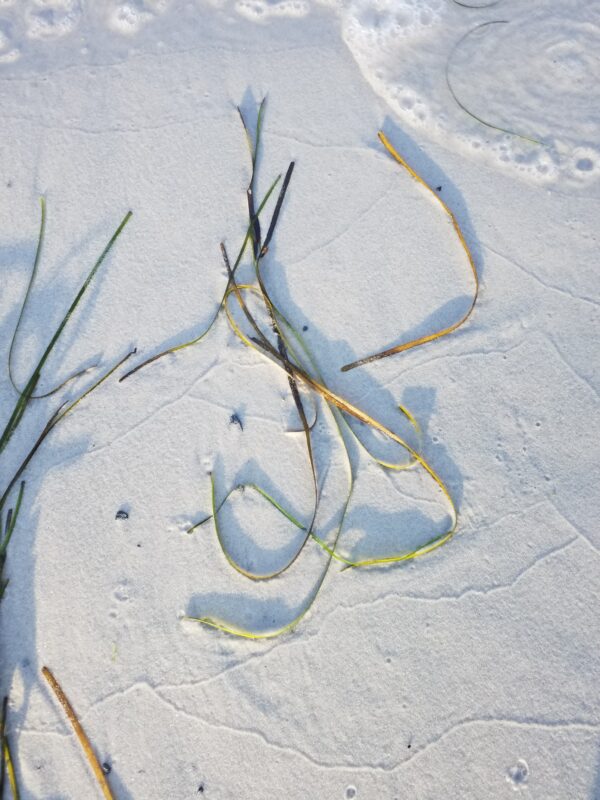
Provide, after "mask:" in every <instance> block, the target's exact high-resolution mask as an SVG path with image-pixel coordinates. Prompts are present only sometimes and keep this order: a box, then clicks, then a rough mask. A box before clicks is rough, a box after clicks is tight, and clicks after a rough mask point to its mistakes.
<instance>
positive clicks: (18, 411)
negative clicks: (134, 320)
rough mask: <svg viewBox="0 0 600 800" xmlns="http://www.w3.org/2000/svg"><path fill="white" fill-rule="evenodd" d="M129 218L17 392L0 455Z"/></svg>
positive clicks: (83, 285)
mask: <svg viewBox="0 0 600 800" xmlns="http://www.w3.org/2000/svg"><path fill="white" fill-rule="evenodd" d="M131 216H132V212H131V211H128V212H127V214H125V216H124V217H123V219H122V221H121V223H120V225H119V227H118V228H117V229H116V231H115V232H114V233H113V235H112V236H111V238H110V240H109V242H108V244H107V245H106V247H105V248H104V250H103V251H102V253H101V254H100V257H99V258H98V260H97V261H96V263H95V264H94V266H93V267H92V269H91V270H90V272H89V273H88V275H87V277H86V279H85V281H84V282H83V284H82V286H81V288H80V289H79V291H78V292H77V294H76V296H75V299H74V300H73V302H72V303H71V305H70V306H69V308H68V310H67V312H66V314H65V315H64V317H63V319H62V321H61V322H60V324H59V325H58V327H57V328H56V330H55V332H54V334H53V336H52V338H51V339H50V342H49V344H48V345H47V347H46V349H45V350H44V352H43V354H42V356H41V358H40V360H39V362H38V364H37V366H36V367H35V369H34V370H33V372H32V374H31V377H30V378H29V380H28V381H27V384H26V386H25V387H24V389H23V390H22V391H19V398H18V400H17V403H16V405H15V408H14V410H13V412H12V414H11V416H10V418H9V421H8V423H7V425H6V427H5V429H4V431H3V433H2V435H1V436H0V453H2V451H3V450H4V449H5V447H6V446H7V444H8V442H9V441H10V439H11V437H12V435H13V434H14V432H15V430H16V429H17V427H18V425H19V423H20V421H21V419H22V417H23V414H24V413H25V410H26V408H27V405H28V403H29V401H30V400H31V399H33V397H34V390H35V388H36V386H37V384H38V381H39V379H40V376H41V373H42V370H43V368H44V365H45V364H46V361H47V360H48V358H49V356H50V354H51V353H52V350H53V349H54V347H55V345H56V343H57V342H58V340H59V339H60V337H61V335H62V333H63V331H64V329H65V326H66V325H67V323H68V321H69V319H70V318H71V316H72V314H73V313H74V311H75V309H76V308H77V306H78V305H79V302H80V301H81V298H82V297H83V295H84V294H85V292H86V290H87V288H88V286H89V285H90V283H91V282H92V281H93V279H94V276H95V275H96V273H97V272H98V269H99V268H100V266H101V264H102V262H103V261H104V259H105V258H106V256H107V255H108V253H109V252H110V251H111V249H112V247H113V245H114V244H115V242H116V241H117V239H118V238H119V236H120V235H121V232H122V230H123V228H124V227H125V225H126V224H127V223H128V222H129V219H130V218H131ZM78 374H82V373H81V372H79V373H78ZM74 377H76V376H71V378H69V379H68V380H67V381H65V382H63V383H62V384H61V386H64V384H65V383H68V381H69V380H72V379H73V378H74ZM59 388H60V386H58V387H57V388H56V389H53V390H52V391H51V392H48V393H47V394H45V395H40V396H42V397H44V396H48V395H50V394H53V393H54V392H55V391H57V389H59Z"/></svg>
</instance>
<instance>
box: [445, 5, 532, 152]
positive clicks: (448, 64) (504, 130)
mask: <svg viewBox="0 0 600 800" xmlns="http://www.w3.org/2000/svg"><path fill="white" fill-rule="evenodd" d="M454 2H456V0H454ZM458 5H463V4H462V3H458ZM492 5H495V4H494V3H492ZM469 7H470V8H487V6H467V8H469ZM507 24H508V20H507V19H493V20H490V21H489V22H482V23H481V24H480V25H476V26H475V27H474V28H471V30H470V31H467V33H465V34H464V36H461V38H460V39H459V40H458V42H457V43H456V44H455V45H454V48H453V49H452V52H451V53H450V55H449V56H448V61H447V62H446V85H447V87H448V91H449V92H450V94H451V95H452V99H453V100H454V102H455V103H456V105H457V106H458V107H459V108H460V109H461V110H462V111H464V112H465V114H468V115H469V116H470V117H471V118H472V119H474V120H475V121H476V122H479V123H481V125H485V127H486V128H491V129H492V130H494V131H499V132H500V133H508V134H509V136H516V137H517V138H518V139H523V141H525V142H530V143H531V144H539V145H541V146H542V147H544V146H545V145H544V143H543V142H541V141H540V140H539V139H534V138H533V137H531V136H525V135H524V134H522V133H517V131H513V130H510V128H503V127H502V126H501V125H495V124H494V123H493V122H488V121H487V120H485V119H483V118H482V117H479V116H478V115H477V114H474V113H473V112H472V111H471V110H470V109H468V108H467V107H466V106H465V104H464V103H462V102H461V101H460V100H459V98H458V96H457V94H456V92H455V90H454V87H453V86H452V82H451V81H450V68H451V66H452V59H453V58H454V55H455V53H456V51H457V50H458V48H459V47H460V46H461V45H462V43H463V42H464V41H465V40H466V39H468V38H469V37H470V36H471V34H473V33H474V32H475V31H477V30H481V28H485V27H487V26H488V25H507Z"/></svg>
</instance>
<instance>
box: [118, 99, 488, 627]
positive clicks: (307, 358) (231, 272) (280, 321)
mask: <svg viewBox="0 0 600 800" xmlns="http://www.w3.org/2000/svg"><path fill="white" fill-rule="evenodd" d="M238 110H239V109H238ZM263 116H264V100H263V101H262V102H261V104H260V106H259V110H258V116H257V123H256V135H255V138H254V140H253V139H252V136H251V133H250V130H249V126H248V125H247V123H246V120H245V119H244V116H243V114H242V112H241V111H240V117H241V119H242V123H243V127H244V131H245V133H246V137H247V139H248V144H249V150H250V156H251V177H250V183H249V186H248V188H247V190H246V196H247V205H248V226H247V229H246V234H245V237H244V240H243V242H242V245H241V247H240V249H239V251H238V255H237V257H236V259H235V261H234V263H233V265H232V264H231V262H230V259H229V257H228V254H227V249H226V246H225V244H224V243H223V242H222V243H221V253H222V256H223V262H224V264H225V267H226V269H227V284H226V287H225V290H224V292H223V296H222V298H221V301H220V303H219V305H218V307H217V309H216V311H215V313H214V315H213V317H212V319H211V321H210V323H209V325H208V327H206V328H205V329H204V330H203V331H202V332H201V333H200V334H199V335H198V336H197V337H195V338H194V339H192V340H190V341H188V342H184V343H183V344H180V345H176V346H175V347H171V348H169V349H167V350H164V351H162V352H160V353H158V354H157V355H155V356H152V357H151V358H149V359H147V360H146V361H144V362H142V363H141V364H140V365H138V366H137V367H135V368H134V369H133V370H131V371H130V372H129V373H127V375H125V376H123V378H122V379H121V380H123V379H125V378H126V377H128V376H129V375H131V374H133V373H134V372H136V371H137V370H139V369H141V368H142V367H145V366H146V365H148V364H150V363H152V362H155V361H157V360H158V359H160V358H161V357H163V356H165V355H167V354H168V353H174V352H176V351H178V350H181V349H183V348H186V347H189V346H191V345H194V344H197V343H199V342H200V341H202V339H204V337H205V336H206V335H207V334H208V333H209V331H210V330H212V328H213V326H214V324H215V322H216V320H217V319H218V317H219V315H220V312H221V311H222V310H224V311H225V314H226V317H227V320H228V322H229V325H230V327H231V329H232V330H233V332H234V333H235V334H236V335H237V336H238V338H239V339H240V340H241V341H242V342H243V343H244V344H245V345H246V346H248V347H250V348H252V349H254V350H255V351H257V352H258V353H260V354H261V355H262V356H263V357H267V358H268V359H269V360H271V361H272V362H274V364H275V365H277V366H278V367H279V368H280V369H282V370H283V372H284V373H285V375H286V376H287V379H288V384H289V388H290V392H291V394H292V397H293V399H294V403H295V405H296V409H297V412H298V416H299V418H300V421H301V424H302V430H303V433H304V436H305V442H306V451H307V460H308V464H309V469H310V475H311V484H312V486H313V488H314V502H313V504H312V508H311V511H310V512H309V514H307V519H308V521H307V522H306V523H303V522H302V521H300V520H298V519H297V518H296V517H295V516H294V515H293V514H291V512H289V511H288V510H286V505H287V504H286V503H283V502H280V501H278V500H276V499H275V498H274V497H273V496H271V495H270V494H268V493H267V492H266V491H265V490H264V489H262V488H261V487H258V486H256V485H255V484H246V485H245V486H246V488H252V489H253V490H255V491H257V492H258V493H259V495H260V496H262V498H263V499H265V501H267V502H268V503H270V504H271V505H272V506H273V507H274V508H275V509H276V510H277V511H278V512H279V513H280V514H282V515H283V516H284V517H285V518H286V519H287V520H288V521H289V522H290V523H291V524H292V525H293V526H295V527H296V528H300V529H302V530H303V532H304V536H303V537H302V538H301V541H300V544H299V545H298V547H297V549H296V550H295V552H294V554H293V556H292V557H291V558H290V559H288V560H287V561H286V562H285V563H284V564H283V565H281V566H280V567H279V568H278V569H276V570H273V571H271V572H269V573H256V572H254V571H251V570H249V569H248V568H247V567H245V566H244V565H243V564H241V563H239V562H238V561H237V560H236V559H235V558H234V556H233V554H232V553H231V552H230V550H229V549H228V547H227V545H226V542H225V538H224V537H223V535H222V530H221V524H220V522H219V513H220V511H221V509H222V508H223V506H224V504H225V503H226V502H228V500H229V498H230V497H231V496H232V494H233V492H234V491H235V489H239V488H240V487H239V486H237V487H234V489H231V490H229V491H228V492H226V493H225V495H224V497H223V498H222V499H221V500H220V501H217V490H216V481H215V476H214V474H211V476H210V482H211V505H212V513H211V514H209V515H207V516H205V517H204V518H203V519H202V520H200V521H199V522H197V523H196V524H195V525H193V526H192V527H191V528H190V529H189V532H190V533H191V532H192V531H194V530H196V529H197V528H198V527H199V526H201V525H203V524H205V523H206V522H208V521H209V520H210V519H212V520H213V522H214V526H215V533H216V536H217V540H218V542H219V546H220V548H221V550H222V552H223V555H224V557H225V558H226V559H227V561H228V563H229V564H230V565H231V566H232V567H233V568H234V569H235V570H236V571H237V572H238V573H240V574H241V575H243V576H244V577H246V578H249V579H251V580H254V581H262V580H272V579H274V578H276V577H278V576H280V575H282V574H283V573H284V572H285V571H287V570H288V569H289V568H290V567H292V565H293V564H295V562H296V561H297V559H298V558H299V556H300V554H301V553H302V551H303V550H304V548H305V547H306V545H307V544H308V542H309V540H311V541H312V542H314V543H315V544H316V545H317V546H318V547H319V548H320V550H321V551H322V552H323V553H324V554H325V557H326V558H325V563H324V565H323V567H322V570H321V573H320V575H319V577H318V578H317V580H316V582H315V584H314V585H313V588H312V590H311V591H310V592H309V594H308V596H307V597H306V599H305V602H304V604H303V606H302V607H301V610H300V612H299V613H298V614H297V615H296V616H295V617H294V618H293V619H292V620H291V621H289V622H288V623H287V624H285V625H283V626H282V627H280V628H277V629H275V630H268V631H255V630H249V629H247V628H243V627H240V626H239V625H237V624H235V623H232V622H228V621H223V620H218V619H214V618H212V617H206V616H205V617H186V618H187V619H190V620H194V621H197V622H200V623H202V624H204V625H208V626H210V627H212V628H216V629H218V630H221V631H223V632H225V633H228V634H232V635H235V636H240V637H243V638H248V639H267V638H273V637H276V636H280V635H281V634H283V633H285V632H286V631H290V630H292V629H293V628H294V627H295V626H296V625H298V623H299V622H300V621H301V620H302V619H303V618H304V617H305V616H306V614H307V613H308V612H309V610H310V609H311V608H312V606H313V604H314V602H315V600H316V598H317V595H318V594H319V591H320V589H321V587H322V585H323V582H324V581H325V578H326V576H327V574H328V571H329V569H330V566H331V564H332V562H333V561H334V560H335V561H338V562H339V563H340V564H341V565H342V568H343V569H347V568H359V567H369V566H376V565H386V564H392V563H397V562H402V561H406V560H409V559H414V558H417V557H419V556H423V555H425V554H427V553H430V552H432V551H433V550H435V549H437V548H438V547H440V546H442V545H443V544H445V543H446V542H448V541H449V540H450V539H451V538H452V536H453V535H454V533H455V531H456V526H457V511H456V507H455V505H454V502H453V500H452V497H451V495H450V492H449V491H448V489H447V487H446V485H445V483H444V482H443V480H442V479H441V478H440V476H439V475H438V474H437V473H436V472H435V471H434V469H433V468H432V467H431V465H430V464H429V463H428V462H427V461H426V460H425V459H424V458H423V456H422V454H421V453H420V448H421V438H420V437H421V432H420V428H419V426H418V423H417V420H416V419H415V417H414V416H413V415H412V414H411V412H410V411H409V410H408V409H405V408H404V407H402V406H399V411H400V413H401V414H402V415H403V416H404V417H405V418H406V419H407V420H408V422H409V423H410V425H411V426H412V428H413V429H414V432H415V434H416V436H417V444H416V446H411V445H410V444H409V443H408V442H406V441H405V440H404V439H403V438H401V437H400V436H399V435H397V434H396V433H395V432H394V431H392V430H391V429H389V428H387V427H386V426H384V425H383V424H382V423H380V422H379V421H378V420H376V419H375V418H373V417H372V416H371V415H369V414H368V413H366V412H365V411H363V410H361V409H360V408H358V407H357V406H355V405H353V404H352V403H350V402H349V401H347V400H346V399H345V398H344V397H343V396H342V395H341V394H338V393H337V392H334V391H332V390H331V389H330V388H329V387H328V386H327V385H326V383H325V381H324V380H323V377H322V375H321V374H320V372H319V369H318V366H317V363H316V359H315V357H314V355H313V354H312V352H311V351H310V349H309V347H308V345H307V342H306V341H305V340H304V338H303V337H302V334H301V333H300V331H298V330H297V329H296V328H295V327H294V326H293V324H292V323H291V322H290V321H289V320H288V319H287V318H286V316H285V315H284V314H283V312H282V311H281V310H280V309H279V308H278V306H277V305H276V304H275V302H274V300H273V298H272V297H271V295H270V293H269V291H268V288H267V285H266V280H265V277H264V275H263V268H264V263H265V261H266V260H267V259H266V256H267V255H268V252H269V246H270V244H271V241H272V239H273V236H274V234H275V230H276V227H277V224H278V222H279V219H280V215H281V211H282V207H283V203H284V199H285V196H286V192H287V189H288V187H289V184H290V181H291V178H292V174H293V170H294V163H293V162H292V163H291V164H290V165H289V166H288V169H287V171H286V174H285V178H284V180H283V183H282V185H281V188H280V191H279V195H278V197H277V201H276V203H275V207H274V210H273V212H272V215H271V219H270V222H269V224H268V226H267V234H266V236H265V237H264V239H263V238H262V233H261V224H260V219H261V214H264V209H265V206H266V204H267V202H268V200H269V198H270V196H271V194H272V193H273V191H274V190H275V187H276V186H277V184H278V183H279V181H280V177H281V176H278V177H277V178H276V179H275V181H274V182H273V183H272V184H271V186H270V188H269V191H268V192H267V194H266V196H265V198H264V199H263V201H262V202H261V203H260V205H259V206H258V208H257V209H256V208H255V202H254V183H255V172H256V164H257V154H258V149H259V145H260V135H261V130H262V124H263ZM379 138H380V140H381V142H382V143H383V144H384V146H385V147H386V149H387V150H388V152H389V153H390V154H391V155H392V156H393V157H394V158H395V160H396V161H397V162H398V163H400V164H401V165H402V166H404V167H405V168H406V169H407V170H408V171H409V173H410V174H411V175H412V177H413V178H415V179H416V180H418V181H419V182H420V183H422V184H423V185H425V186H426V187H427V188H428V189H430V187H429V186H427V184H426V183H425V182H424V181H423V179H422V178H421V177H420V176H419V175H417V173H416V172H415V171H414V170H413V169H412V168H411V167H410V166H409V165H408V164H407V163H406V162H405V161H404V160H403V159H402V157H401V156H400V155H399V154H398V153H397V152H396V151H395V150H394V148H393V147H392V145H391V144H390V143H389V141H388V140H387V139H386V137H385V136H384V134H383V133H382V132H380V133H379ZM434 195H435V193H434ZM435 196H436V197H437V195H435ZM442 205H443V207H444V209H445V210H446V212H447V213H448V214H449V215H450V217H451V219H452V222H453V225H454V229H455V231H456V233H457V235H458V237H459V239H460V241H461V243H462V244H463V247H464V249H465V251H466V254H467V256H468V259H469V263H470V266H471V269H472V272H473V276H474V280H475V293H474V297H473V301H472V304H471V307H470V308H469V311H468V313H467V314H466V315H464V317H463V318H461V319H460V320H459V321H458V322H457V323H455V324H454V325H453V326H451V328H449V329H447V330H443V331H439V332H437V333H435V334H433V335H431V336H428V337H423V339H420V340H415V341H413V342H410V343H408V345H406V346H404V347H399V348H392V349H390V350H388V351H383V352H382V353H379V354H376V355H374V356H371V357H368V358H367V359H363V360H361V361H359V362H355V363H353V364H350V365H347V366H346V367H345V368H344V370H347V369H352V368H354V367H356V366H359V365H360V364H362V363H366V362H368V361H372V360H375V359H378V358H383V357H386V356H388V355H392V352H399V351H400V350H403V349H408V348H409V347H417V346H419V345H421V344H425V342H426V341H432V340H434V339H438V338H441V337H442V336H444V335H446V334H447V333H450V332H451V331H453V330H455V329H456V328H458V327H459V326H460V325H462V324H463V322H464V321H465V320H466V319H467V318H468V316H469V315H470V313H471V311H472V309H473V307H474V305H475V301H476V298H477V286H478V282H477V270H476V268H475V264H474V262H473V259H472V256H471V253H470V251H469V249H468V247H467V245H466V242H465V240H464V237H463V235H462V232H461V230H460V227H459V225H458V222H457V221H456V218H455V217H454V215H453V214H452V212H451V211H450V209H449V208H448V207H447V206H446V205H445V204H444V203H442ZM248 245H250V257H251V262H252V266H253V268H254V276H255V279H256V282H255V283H252V284H238V282H237V279H236V272H237V269H238V266H239V265H240V263H241V261H242V259H243V257H244V254H245V252H246V250H247V249H248ZM249 294H250V295H254V296H255V297H258V298H259V300H261V301H262V303H263V305H264V308H265V310H266V313H267V318H268V321H269V330H263V329H262V328H261V327H260V325H259V324H258V322H257V319H256V316H255V315H254V314H252V312H251V310H250V308H249V306H248V304H247V302H246V300H245V297H246V296H247V295H249ZM232 301H237V306H238V309H239V310H240V311H241V313H242V315H243V318H244V319H245V321H246V323H247V324H248V325H249V326H250V328H251V333H245V332H244V331H243V329H242V326H241V323H238V321H237V319H236V317H235V315H234V313H233V311H232V309H231V307H230V304H231V302H232ZM272 338H274V343H273V341H272ZM300 386H302V387H303V388H304V389H305V390H306V391H307V392H308V393H309V394H311V393H312V394H313V395H314V397H315V398H316V399H317V401H319V402H320V406H319V405H318V404H317V403H315V419H316V414H318V413H319V408H320V407H322V408H323V409H324V410H325V411H326V412H327V413H328V414H329V415H330V418H331V420H332V421H333V423H334V425H335V427H336V431H337V435H338V436H339V438H340V441H341V443H342V445H343V449H344V453H345V458H346V464H347V472H348V485H347V491H346V493H345V496H344V497H343V498H341V505H340V515H339V523H338V525H337V527H336V530H335V532H334V534H333V536H332V537H330V540H329V541H325V539H323V538H322V537H321V536H319V535H318V534H317V532H316V530H315V520H316V517H317V510H318V507H319V481H318V476H317V469H316V465H315V459H314V455H313V443H312V436H313V434H314V431H315V426H314V421H313V423H312V424H310V425H309V423H308V419H307V415H306V413H305V410H304V404H303V400H302V396H301V394H300V391H299V387H300ZM350 419H354V420H357V421H359V422H361V423H364V424H365V425H367V426H369V427H370V428H371V429H372V430H374V431H377V432H379V433H380V434H383V436H384V437H385V438H386V439H387V440H389V441H391V442H394V443H395V444H397V445H399V446H400V447H401V448H402V449H403V450H404V451H405V452H406V454H407V456H408V457H407V459H406V460H404V461H400V462H398V463H392V462H388V461H384V460H382V459H379V458H377V457H375V456H374V455H373V454H372V453H371V452H370V450H369V449H368V448H367V446H366V445H365V444H363V442H362V441H361V439H360V438H359V436H358V435H357V433H356V431H355V430H354V429H353V427H352V426H351V425H350V424H349V420H350ZM351 442H354V443H358V445H359V446H360V448H362V450H363V451H364V452H366V453H367V454H368V455H369V456H370V457H371V458H373V459H374V460H375V461H376V462H377V463H378V464H379V465H380V466H381V467H382V468H383V469H387V470H396V471H401V470H405V469H412V468H420V469H422V470H423V471H424V472H425V474H426V475H427V476H428V477H429V478H430V479H431V480H432V481H433V483H434V485H435V486H436V487H437V489H439V490H440V491H441V494H442V497H443V498H444V500H445V501H446V503H447V504H448V507H449V510H450V523H449V525H448V527H447V528H446V529H445V530H444V531H443V532H442V533H431V534H427V533H426V534H424V537H423V539H424V541H423V543H422V544H421V545H419V546H417V547H415V548H414V549H412V550H408V551H400V552H397V553H393V554H390V555H388V556H385V557H364V558H352V557H350V556H349V555H344V554H342V553H341V552H340V550H339V544H340V539H341V535H342V531H343V527H344V522H345V518H346V515H347V511H348V508H349V506H350V503H351V498H352V493H353V489H354V485H355V480H356V474H357V473H356V470H357V467H356V465H355V464H354V462H353V459H352V456H351Z"/></svg>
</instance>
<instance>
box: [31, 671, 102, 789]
mask: <svg viewBox="0 0 600 800" xmlns="http://www.w3.org/2000/svg"><path fill="white" fill-rule="evenodd" d="M42 674H43V676H44V678H46V680H47V681H48V684H49V686H50V688H51V689H52V691H53V692H54V694H55V696H56V699H57V700H58V702H59V703H60V704H61V706H62V707H63V710H64V712H65V714H66V715H67V717H68V719H69V722H70V723H71V726H72V727H73V730H74V731H75V735H76V736H77V738H78V740H79V744H80V745H81V748H82V750H83V752H84V755H85V757H86V758H87V761H88V764H89V765H90V767H91V769H92V772H93V773H94V776H95V778H96V781H97V782H98V785H99V786H100V788H101V789H102V794H103V795H104V797H105V799H106V800H114V797H113V794H112V792H111V790H110V786H109V785H108V781H107V780H106V776H105V774H104V772H103V771H102V767H101V766H100V762H99V761H98V757H97V756H96V754H95V753H94V750H93V748H92V745H91V743H90V740H89V739H88V737H87V735H86V733H85V731H84V730H83V728H82V726H81V723H80V722H79V720H78V719H77V715H76V714H75V711H74V709H73V706H72V705H71V703H70V702H69V700H68V698H67V696H66V694H65V693H64V691H63V690H62V688H61V686H60V684H59V683H58V681H57V680H56V678H55V677H54V675H53V674H52V672H51V671H50V670H49V669H48V667H42Z"/></svg>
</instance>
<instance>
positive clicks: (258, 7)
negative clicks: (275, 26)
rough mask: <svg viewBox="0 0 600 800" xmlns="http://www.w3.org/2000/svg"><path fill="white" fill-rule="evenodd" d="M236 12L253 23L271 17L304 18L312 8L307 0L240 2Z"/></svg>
mask: <svg viewBox="0 0 600 800" xmlns="http://www.w3.org/2000/svg"><path fill="white" fill-rule="evenodd" d="M235 10H236V11H237V12H238V14H240V15H242V16H244V17H246V18H247V19H250V20H252V21H263V20H267V19H269V17H304V16H306V15H307V14H308V13H309V11H310V6H309V4H308V2H306V0H278V2H270V1H269V0H238V2H236V4H235Z"/></svg>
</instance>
